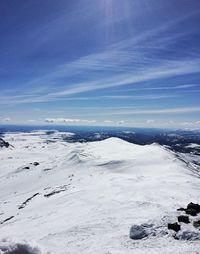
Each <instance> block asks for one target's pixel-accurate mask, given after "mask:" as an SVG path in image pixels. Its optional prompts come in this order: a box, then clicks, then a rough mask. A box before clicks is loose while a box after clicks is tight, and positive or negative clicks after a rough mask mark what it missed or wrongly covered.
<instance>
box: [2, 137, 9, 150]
mask: <svg viewBox="0 0 200 254" xmlns="http://www.w3.org/2000/svg"><path fill="white" fill-rule="evenodd" d="M9 146H10V144H9V143H8V142H6V141H5V140H3V139H2V138H0V147H6V148H8V147H9Z"/></svg>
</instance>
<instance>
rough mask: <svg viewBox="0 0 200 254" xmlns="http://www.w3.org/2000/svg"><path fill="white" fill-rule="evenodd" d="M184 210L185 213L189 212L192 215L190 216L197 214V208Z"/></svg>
mask: <svg viewBox="0 0 200 254" xmlns="http://www.w3.org/2000/svg"><path fill="white" fill-rule="evenodd" d="M185 212H186V214H189V215H192V216H196V215H197V210H195V209H186V210H185Z"/></svg>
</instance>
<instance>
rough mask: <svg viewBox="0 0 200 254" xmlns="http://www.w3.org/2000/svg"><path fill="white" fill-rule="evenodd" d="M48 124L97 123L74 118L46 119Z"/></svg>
mask: <svg viewBox="0 0 200 254" xmlns="http://www.w3.org/2000/svg"><path fill="white" fill-rule="evenodd" d="M45 122H47V123H95V122H96V121H95V120H86V119H74V118H46V119H45Z"/></svg>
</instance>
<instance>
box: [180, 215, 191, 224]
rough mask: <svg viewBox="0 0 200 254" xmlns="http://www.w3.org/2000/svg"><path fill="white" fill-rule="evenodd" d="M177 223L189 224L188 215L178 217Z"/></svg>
mask: <svg viewBox="0 0 200 254" xmlns="http://www.w3.org/2000/svg"><path fill="white" fill-rule="evenodd" d="M178 222H184V223H190V220H189V216H188V215H180V216H178Z"/></svg>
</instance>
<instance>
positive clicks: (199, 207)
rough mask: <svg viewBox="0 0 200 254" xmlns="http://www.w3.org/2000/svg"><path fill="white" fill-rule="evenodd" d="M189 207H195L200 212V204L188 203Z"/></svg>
mask: <svg viewBox="0 0 200 254" xmlns="http://www.w3.org/2000/svg"><path fill="white" fill-rule="evenodd" d="M187 209H194V210H196V211H197V213H200V205H199V204H194V203H192V202H191V203H189V204H188V205H187Z"/></svg>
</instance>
